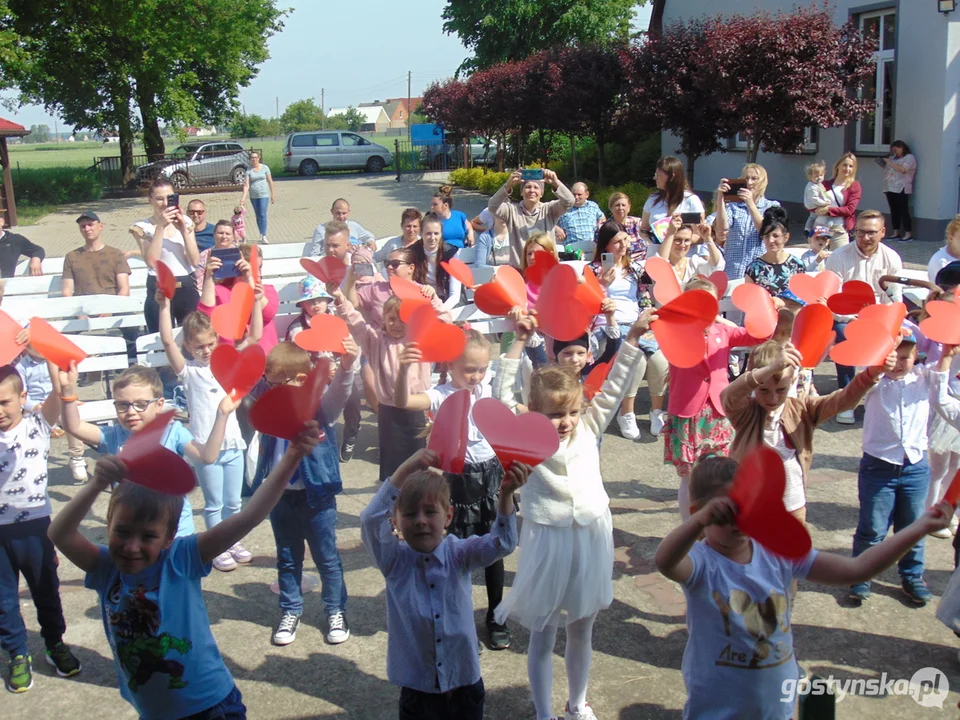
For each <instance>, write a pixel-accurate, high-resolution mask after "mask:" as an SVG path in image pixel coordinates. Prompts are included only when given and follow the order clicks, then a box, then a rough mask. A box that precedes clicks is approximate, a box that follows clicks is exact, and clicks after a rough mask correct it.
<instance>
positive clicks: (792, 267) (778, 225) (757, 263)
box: [743, 206, 806, 297]
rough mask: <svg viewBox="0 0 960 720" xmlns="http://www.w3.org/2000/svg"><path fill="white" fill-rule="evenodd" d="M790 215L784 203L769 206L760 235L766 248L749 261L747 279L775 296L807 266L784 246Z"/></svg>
mask: <svg viewBox="0 0 960 720" xmlns="http://www.w3.org/2000/svg"><path fill="white" fill-rule="evenodd" d="M789 227H790V218H789V217H787V211H786V210H784V209H783V208H782V207H777V206H774V207H771V208H767V211H766V212H765V213H764V214H763V223H762V224H761V226H760V237H761V239H762V240H763V247H764V248H765V250H766V252H764V253H763V255H761V256H760V257H758V258H757V259H756V260H754V261H753V262H751V263H750V264H749V265H747V269H746V271H744V274H743V280H744V282H747V283H753V284H755V285H759V286H760V287H762V288H763V289H764V290H766V291H767V292H768V293H770V294H771V295H773V296H774V297H779V296H780V295H782V294H783V293H784V292H786V291H787V289H788V285H789V283H790V278H791V277H793V276H794V275H796V274H797V273H802V272H805V270H806V268H804V265H803V263H802V262H800V260H799V258H795V257H794V256H793V255H791V254H790V253H788V252H787V251H786V250H785V249H784V248H785V247H786V245H787V242H789V240H790V231H789Z"/></svg>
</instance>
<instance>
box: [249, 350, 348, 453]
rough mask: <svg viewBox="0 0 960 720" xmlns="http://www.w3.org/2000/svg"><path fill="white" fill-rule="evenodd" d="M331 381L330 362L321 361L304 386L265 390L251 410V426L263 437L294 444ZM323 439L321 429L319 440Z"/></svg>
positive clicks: (314, 415)
mask: <svg viewBox="0 0 960 720" xmlns="http://www.w3.org/2000/svg"><path fill="white" fill-rule="evenodd" d="M329 380H330V360H329V359H327V358H320V360H318V361H317V364H316V365H314V366H313V370H311V371H310V374H309V375H307V379H306V380H305V381H304V383H303V385H300V386H297V385H281V386H279V387H275V388H270V389H269V390H267V391H266V392H265V393H264V394H263V395H262V396H261V397H260V399H259V400H257V402H256V404H254V406H253V407H252V408H250V424H251V425H253V427H255V428H256V429H257V430H259V431H260V432H262V433H264V434H265V435H271V436H273V437H276V438H282V439H284V440H291V441H292V440H294V439H296V437H297V435H299V434H300V432H301V431H302V430H303V424H304V423H306V422H309V421H310V420H313V419H314V418H315V417H316V415H317V408H319V407H320V401H321V400H322V399H323V389H324V387H326V384H327V382H329ZM323 437H324V432H323V428H322V427H321V428H320V438H321V440H322V439H323Z"/></svg>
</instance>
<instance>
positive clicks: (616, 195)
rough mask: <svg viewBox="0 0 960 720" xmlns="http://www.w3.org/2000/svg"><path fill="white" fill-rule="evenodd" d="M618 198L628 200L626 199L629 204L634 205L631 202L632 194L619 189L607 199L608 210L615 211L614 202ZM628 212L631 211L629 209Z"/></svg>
mask: <svg viewBox="0 0 960 720" xmlns="http://www.w3.org/2000/svg"><path fill="white" fill-rule="evenodd" d="M617 200H626V201H627V205H632V203H631V202H630V196H629V195H627V194H626V193H625V192H619V191H617V192H615V193H613V194H612V195H610V197H609V198H608V199H607V210H609V211H610V212H613V204H614V203H615V202H616V201H617ZM627 212H630V211H629V210H627Z"/></svg>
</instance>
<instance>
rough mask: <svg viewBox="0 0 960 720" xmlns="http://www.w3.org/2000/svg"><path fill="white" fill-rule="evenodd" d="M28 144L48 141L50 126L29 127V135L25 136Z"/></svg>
mask: <svg viewBox="0 0 960 720" xmlns="http://www.w3.org/2000/svg"><path fill="white" fill-rule="evenodd" d="M26 139H29V141H30V142H35V143H45V142H49V141H50V126H49V125H31V126H30V134H29V135H27V138H26Z"/></svg>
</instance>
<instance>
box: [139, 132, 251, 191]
mask: <svg viewBox="0 0 960 720" xmlns="http://www.w3.org/2000/svg"><path fill="white" fill-rule="evenodd" d="M249 165H250V153H249V152H248V151H247V150H245V149H244V148H243V145H241V144H240V143H238V142H230V141H224V140H213V141H209V142H191V143H184V144H183V145H181V146H180V147H178V148H177V149H176V150H174V151H173V152H172V153H170V154H168V155H167V156H165V157H164V158H163V159H162V160H154V161H153V162H149V163H147V164H146V165H141V166H140V167H138V168H137V183H138V184H140V185H147V184H149V183H151V182H152V181H153V180H154V178H156V177H158V176H161V175H162V176H163V177H166V178H167V179H168V180H170V182H171V183H172V184H173V186H174V187H175V188H177V189H180V188H186V187H197V186H203V185H242V184H243V179H244V177H246V173H247V167H248V166H249Z"/></svg>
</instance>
